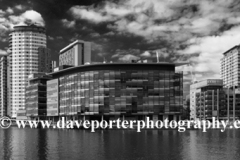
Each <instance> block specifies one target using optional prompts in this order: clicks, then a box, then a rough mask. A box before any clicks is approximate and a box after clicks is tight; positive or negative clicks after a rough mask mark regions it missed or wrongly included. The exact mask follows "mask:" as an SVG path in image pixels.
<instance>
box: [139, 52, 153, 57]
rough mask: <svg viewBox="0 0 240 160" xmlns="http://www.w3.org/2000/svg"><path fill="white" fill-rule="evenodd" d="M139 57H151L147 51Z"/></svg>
mask: <svg viewBox="0 0 240 160" xmlns="http://www.w3.org/2000/svg"><path fill="white" fill-rule="evenodd" d="M140 56H142V57H151V53H150V52H149V51H145V52H144V53H142V54H141V55H140Z"/></svg>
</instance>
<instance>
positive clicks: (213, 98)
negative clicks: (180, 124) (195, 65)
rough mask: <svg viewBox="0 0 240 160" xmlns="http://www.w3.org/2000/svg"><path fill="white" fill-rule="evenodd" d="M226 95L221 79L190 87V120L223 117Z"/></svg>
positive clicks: (202, 82)
mask: <svg viewBox="0 0 240 160" xmlns="http://www.w3.org/2000/svg"><path fill="white" fill-rule="evenodd" d="M225 102H226V95H225V91H224V89H223V81H222V80H221V79H206V80H203V81H200V82H196V83H194V84H192V85H191V86H190V109H191V113H190V118H191V119H196V118H198V119H211V118H212V117H217V118H219V117H223V116H225V115H222V114H223V111H224V110H225V107H226V104H225Z"/></svg>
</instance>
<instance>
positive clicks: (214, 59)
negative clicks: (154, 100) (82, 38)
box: [69, 0, 240, 78]
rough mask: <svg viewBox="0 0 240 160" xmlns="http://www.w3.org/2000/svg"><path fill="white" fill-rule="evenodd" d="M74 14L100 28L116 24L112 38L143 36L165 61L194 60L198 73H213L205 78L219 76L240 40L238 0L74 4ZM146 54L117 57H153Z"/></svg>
mask: <svg viewBox="0 0 240 160" xmlns="http://www.w3.org/2000/svg"><path fill="white" fill-rule="evenodd" d="M69 13H70V14H71V15H72V16H73V18H75V19H76V20H79V19H80V20H87V21H88V22H90V23H94V24H99V23H107V22H110V23H109V24H108V25H107V28H108V29H109V30H110V31H108V33H105V34H104V35H106V36H109V35H126V36H129V37H130V36H135V37H142V38H143V39H144V40H145V41H144V42H145V43H146V44H148V45H149V46H150V45H151V44H154V45H155V46H157V47H154V50H155V51H158V52H159V56H160V57H162V58H164V59H165V58H166V59H168V60H170V61H173V62H181V61H190V62H191V63H192V66H193V72H194V73H196V74H200V73H203V72H206V73H207V74H203V78H204V76H205V77H209V76H211V75H212V76H214V77H219V73H220V59H221V57H222V53H223V52H225V51H226V50H228V49H230V48H231V47H233V46H234V45H238V44H239V42H240V34H239V33H240V32H239V31H240V18H239V15H240V8H239V5H238V3H237V1H234V0H228V1H225V0H218V1H209V0H201V1H193V0H187V1H186V0H176V1H173V0H161V1H159V0H147V1H146V0H138V1H136V0H128V1H115V2H113V1H112V2H104V3H100V5H97V6H73V7H72V8H71V9H70V11H69ZM122 50H124V49H122ZM145 51H146V52H140V53H139V54H132V53H129V52H125V53H119V52H116V53H115V54H114V55H113V56H112V58H118V59H119V58H121V57H123V56H125V55H128V56H127V57H130V56H129V55H134V56H140V54H141V53H142V54H141V56H150V55H149V53H148V48H146V49H145ZM150 53H151V52H150ZM152 55H153V56H155V55H156V54H152Z"/></svg>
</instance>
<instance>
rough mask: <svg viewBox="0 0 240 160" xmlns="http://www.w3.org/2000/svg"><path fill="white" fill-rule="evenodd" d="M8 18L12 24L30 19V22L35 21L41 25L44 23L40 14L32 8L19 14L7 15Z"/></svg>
mask: <svg viewBox="0 0 240 160" xmlns="http://www.w3.org/2000/svg"><path fill="white" fill-rule="evenodd" d="M9 19H10V21H12V22H13V23H14V24H19V23H21V22H24V23H25V22H26V21H30V22H32V23H34V22H36V23H38V24H39V25H41V26H44V25H45V22H44V20H43V18H42V16H41V14H40V13H38V12H36V11H34V10H28V11H26V12H24V13H23V14H21V15H20V16H9ZM25 24H26V23H25Z"/></svg>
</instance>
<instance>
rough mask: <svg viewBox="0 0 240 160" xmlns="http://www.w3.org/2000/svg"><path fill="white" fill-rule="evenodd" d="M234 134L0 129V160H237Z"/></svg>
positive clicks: (239, 137) (238, 137)
mask: <svg viewBox="0 0 240 160" xmlns="http://www.w3.org/2000/svg"><path fill="white" fill-rule="evenodd" d="M239 151H240V134H239V131H238V130H226V131H225V132H223V133H221V132H220V131H219V130H208V131H207V132H206V133H203V132H202V131H201V130H191V131H186V132H184V133H179V132H178V131H176V130H151V131H149V130H148V131H146V130H145V131H144V130H143V131H142V132H141V133H137V132H136V131H135V130H129V131H124V130H105V131H103V130H99V131H97V132H95V133H91V132H90V131H87V130H53V129H48V130H47V129H29V128H26V129H18V128H15V127H12V128H9V129H7V130H2V129H0V159H6V160H8V159H13V160H21V159H23V160H25V159H39V160H58V159H100V160H105V159H130V160H131V159H153V160H155V159H178V160H188V159H189V160H191V159H197V160H198V159H213V160H214V159H216V160H219V159H239V158H240V152H239Z"/></svg>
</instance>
